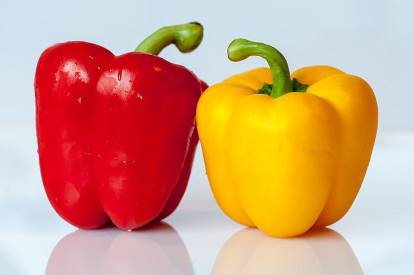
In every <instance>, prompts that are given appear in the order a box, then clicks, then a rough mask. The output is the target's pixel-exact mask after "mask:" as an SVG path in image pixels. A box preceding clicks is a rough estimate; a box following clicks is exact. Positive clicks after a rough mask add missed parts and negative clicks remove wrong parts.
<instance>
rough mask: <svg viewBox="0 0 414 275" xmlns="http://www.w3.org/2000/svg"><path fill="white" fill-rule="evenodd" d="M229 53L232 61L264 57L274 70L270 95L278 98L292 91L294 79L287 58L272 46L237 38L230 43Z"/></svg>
mask: <svg viewBox="0 0 414 275" xmlns="http://www.w3.org/2000/svg"><path fill="white" fill-rule="evenodd" d="M227 55H228V57H229V59H230V60H232V61H241V60H244V59H246V58H248V57H249V56H260V57H263V58H264V59H266V61H267V63H268V64H269V67H270V70H271V72H272V78H273V84H272V91H271V93H270V96H271V97H273V98H276V97H279V96H281V95H283V94H285V93H287V92H291V91H292V80H291V79H290V73H289V66H288V64H287V62H286V59H285V57H284V56H283V55H282V54H281V53H280V52H279V51H278V50H276V49H275V48H273V47H272V46H269V45H266V44H263V43H259V42H252V41H249V40H246V39H235V40H233V41H232V42H231V43H230V45H229V47H228V49H227Z"/></svg>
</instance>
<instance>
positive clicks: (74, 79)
mask: <svg viewBox="0 0 414 275" xmlns="http://www.w3.org/2000/svg"><path fill="white" fill-rule="evenodd" d="M202 35H203V28H202V26H201V25H200V24H197V23H190V24H184V25H178V26H171V27H165V28H162V29H160V30H159V31H157V32H155V33H154V34H153V35H151V36H149V37H148V38H147V39H146V40H144V41H143V42H142V43H141V44H140V45H139V46H138V48H137V49H136V51H137V52H133V53H127V54H124V55H121V56H114V55H113V54H112V53H111V52H110V51H108V50H106V49H105V48H102V47H100V46H97V45H94V44H90V43H86V42H67V43H63V44H57V45H55V46H52V47H51V48H49V49H47V50H46V51H45V52H44V53H43V54H42V56H41V57H40V59H39V62H38V65H37V69H36V77H35V90H36V91H35V93H36V124H37V140H38V146H39V158H40V168H41V173H42V179H43V183H44V186H45V189H46V193H47V196H48V198H49V200H50V202H51V204H52V205H53V207H54V208H55V210H56V211H57V212H58V213H59V214H60V215H61V216H62V217H63V218H64V219H65V220H67V221H68V222H70V223H71V224H73V225H75V226H77V227H80V228H99V227H102V226H103V225H104V224H106V223H107V222H108V220H111V221H112V222H113V223H114V224H115V225H116V226H118V227H120V228H122V229H135V228H138V227H141V226H143V225H145V224H148V223H150V222H152V221H155V220H160V219H162V218H164V217H166V216H168V215H169V214H171V213H172V212H173V211H174V209H175V208H176V207H177V205H178V203H179V201H180V200H181V197H182V195H183V193H184V191H185V188H186V185H187V182H188V178H189V174H190V170H191V166H192V162H193V157H194V150H195V146H196V143H197V141H198V136H197V132H196V130H195V126H194V118H195V110H196V104H197V101H198V98H199V97H200V94H201V90H202V89H205V88H206V85H205V84H204V83H202V82H200V80H199V79H198V78H197V77H196V76H195V75H194V74H192V73H191V72H190V71H189V70H187V69H186V68H184V67H182V66H179V65H175V64H172V63H169V62H167V61H166V60H164V59H162V58H160V57H157V56H155V55H156V54H158V53H159V52H160V51H161V50H162V49H163V48H164V47H166V46H167V45H169V44H171V43H174V44H175V45H176V46H177V47H178V48H179V50H180V51H181V52H189V51H192V50H193V49H195V48H196V47H197V46H198V45H199V43H200V42H201V39H202ZM143 52H145V53H143Z"/></svg>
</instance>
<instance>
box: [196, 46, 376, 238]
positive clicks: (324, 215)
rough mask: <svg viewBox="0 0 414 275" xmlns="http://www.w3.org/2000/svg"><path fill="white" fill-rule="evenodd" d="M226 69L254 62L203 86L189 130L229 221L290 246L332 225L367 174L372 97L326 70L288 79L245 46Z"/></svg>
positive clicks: (280, 65) (283, 68)
mask: <svg viewBox="0 0 414 275" xmlns="http://www.w3.org/2000/svg"><path fill="white" fill-rule="evenodd" d="M228 56H229V59H230V60H232V61H241V60H244V59H246V58H248V57H250V56H260V57H262V58H264V59H265V60H266V61H267V63H268V64H269V68H258V69H254V70H251V71H248V72H245V73H241V74H238V75H235V76H232V77H229V78H227V79H225V80H224V81H223V82H221V83H218V84H215V85H213V86H211V87H209V88H208V89H207V90H206V91H205V92H204V93H203V95H202V96H201V98H200V100H199V102H198V105H197V115H196V120H197V128H198V131H199V136H200V143H201V147H202V151H203V156H204V162H205V166H206V171H207V175H208V179H209V183H210V186H211V189H212V192H213V194H214V197H215V199H216V201H217V203H218V204H219V206H220V207H221V209H222V210H223V211H224V212H225V213H226V214H227V215H228V216H229V217H230V218H231V219H233V220H234V221H236V222H238V223H240V224H243V225H246V226H250V227H257V228H259V229H260V230H262V231H263V232H265V233H266V234H268V235H271V236H275V237H292V236H297V235H300V234H303V233H305V232H306V231H308V230H309V229H311V228H313V227H324V226H328V225H330V224H333V223H335V222H336V221H338V220H339V219H341V218H342V217H343V216H344V215H345V214H346V213H347V211H348V210H349V208H350V207H351V205H352V203H353V201H354V199H355V197H356V195H357V193H358V191H359V189H360V186H361V184H362V181H363V179H364V176H365V172H366V170H367V167H368V164H369V161H370V158H371V152H372V150H373V146H374V141H375V137H376V132H377V124H378V110H377V103H376V99H375V95H374V92H373V91H372V89H371V87H370V86H369V84H368V83H367V82H366V81H365V80H363V79H362V78H360V77H358V76H354V75H350V74H347V73H345V72H343V71H341V70H339V69H337V68H334V67H331V66H309V67H304V68H301V69H298V70H296V71H295V72H293V73H292V74H290V71H289V67H288V63H287V61H286V59H285V58H284V56H283V55H282V54H281V53H280V52H279V51H278V50H276V49H275V48H273V47H271V46H269V45H266V44H263V43H258V42H252V41H248V40H245V39H236V40H234V41H233V42H232V43H231V44H230V45H229V48H228Z"/></svg>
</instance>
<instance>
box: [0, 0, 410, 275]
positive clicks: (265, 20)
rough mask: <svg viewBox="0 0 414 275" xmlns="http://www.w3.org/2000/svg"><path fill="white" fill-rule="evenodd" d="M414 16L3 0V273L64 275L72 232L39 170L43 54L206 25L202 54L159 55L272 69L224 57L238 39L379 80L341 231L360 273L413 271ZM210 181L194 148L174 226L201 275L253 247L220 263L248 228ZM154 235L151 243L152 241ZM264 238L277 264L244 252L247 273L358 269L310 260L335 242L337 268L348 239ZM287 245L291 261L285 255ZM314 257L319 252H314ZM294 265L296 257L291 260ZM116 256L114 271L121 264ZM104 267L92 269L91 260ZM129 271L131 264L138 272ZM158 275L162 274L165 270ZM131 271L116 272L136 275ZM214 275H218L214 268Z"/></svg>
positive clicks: (401, 9)
mask: <svg viewBox="0 0 414 275" xmlns="http://www.w3.org/2000/svg"><path fill="white" fill-rule="evenodd" d="M413 10H414V4H413V2H412V1H408V0H406V1H404V0H401V1H399V0H396V1H386V0H385V1H357V0H348V1H345V0H344V1H328V0H326V1H322V0H314V1H260V0H256V1H241V0H239V1H203V2H201V1H194V0H193V1H157V0H153V1H104V0H99V1H81V0H71V1H64V2H63V1H41V0H37V1H19V0H17V1H11V0H10V1H9V0H2V1H1V5H0V65H1V67H0V69H1V71H0V216H1V217H2V219H1V220H2V221H1V223H0V272H1V273H2V274H43V273H44V272H45V271H46V266H47V263H48V261H49V262H52V263H51V265H56V262H57V263H58V264H57V265H58V266H60V265H61V264H62V263H60V262H59V261H57V260H54V259H55V258H54V257H51V254H52V251H53V249H54V247H55V245H56V244H57V242H58V241H59V240H61V239H63V238H64V237H65V236H66V235H67V234H69V233H70V232H72V231H75V229H74V228H73V227H71V226H69V225H67V224H66V223H64V222H63V221H61V220H60V219H59V218H58V217H57V216H56V215H55V213H54V212H53V210H52V209H51V207H50V206H49V204H48V202H47V199H46V198H45V195H44V192H43V187H42V184H41V180H40V176H39V172H38V166H37V155H36V143H35V132H34V97H33V94H34V91H33V77H34V70H35V66H36V62H37V59H38V57H39V55H40V54H41V52H42V51H43V50H44V49H45V48H46V47H48V46H50V45H51V44H53V43H56V42H62V41H67V40H86V41H90V42H94V43H97V44H101V45H103V46H105V47H107V48H108V49H110V50H112V51H113V52H114V53H115V54H122V53H124V52H127V51H131V50H132V49H134V48H135V46H136V45H137V44H138V43H139V42H140V41H141V40H142V39H143V38H144V37H145V36H146V35H148V34H149V33H151V32H153V31H154V30H156V29H157V28H159V27H161V26H164V25H169V24H177V23H184V22H189V21H199V22H201V23H202V24H203V25H204V27H205V37H204V41H203V43H202V44H201V46H200V47H199V49H197V50H196V51H195V52H193V53H191V54H188V55H182V54H180V53H178V51H177V50H176V49H174V48H173V47H171V48H168V49H166V50H165V51H164V52H163V53H162V56H163V57H164V58H166V59H168V60H170V61H172V62H176V63H181V64H184V65H185V66H187V67H188V68H190V69H192V70H193V71H194V72H195V73H197V74H198V75H199V76H200V78H202V79H204V80H206V81H207V82H208V83H214V82H217V81H220V80H222V79H223V78H225V77H227V76H229V75H231V74H234V73H237V72H242V71H244V70H247V69H249V68H253V67H257V66H261V65H265V63H264V61H263V60H260V59H255V58H251V59H249V60H246V61H244V62H240V63H232V62H230V61H228V60H227V58H226V54H225V53H226V47H227V45H228V43H229V42H230V41H231V40H232V39H234V38H237V37H245V38H248V39H251V40H257V41H262V42H265V43H269V44H272V45H274V46H276V47H277V48H278V49H279V50H280V51H282V52H283V53H284V54H285V56H286V58H287V60H288V62H289V64H290V67H291V69H292V70H293V69H296V68H299V67H301V66H305V65H312V64H330V65H333V66H338V67H339V68H341V69H342V70H345V71H347V72H349V73H353V74H357V75H360V76H362V77H364V78H365V79H366V80H367V81H368V82H369V83H370V84H371V86H372V87H373V89H374V90H375V92H376V95H377V100H378V105H379V112H380V113H379V132H378V140H377V144H376V147H375V151H374V155H373V160H372V162H371V165H370V168H369V171H368V174H367V177H366V180H365V182H364V185H363V187H362V189H361V192H360V194H359V197H358V199H357V201H356V203H355V204H354V207H353V208H352V209H351V211H350V212H349V214H348V215H347V216H346V217H345V218H344V219H343V220H342V221H340V222H339V223H337V224H336V225H334V226H333V227H332V228H333V229H334V230H335V231H336V232H337V233H338V234H340V235H342V237H343V238H344V239H345V240H346V242H347V243H348V244H349V246H350V247H352V249H353V255H354V256H355V258H356V259H357V262H359V265H360V266H361V268H362V270H363V272H364V273H366V274H409V273H411V272H412V271H413V270H414V269H413V268H414V267H413V264H412V263H411V262H410V261H411V259H412V256H413V255H414V241H413V238H412V233H411V232H412V231H413V230H414V215H413V209H414V201H413V196H412V194H413V192H414V187H413V185H412V178H413V171H412V163H413V159H414V157H413V153H414V134H413V132H412V130H413V129H414V108H413V107H412V105H413V103H412V101H413V99H414V90H413V87H414V86H413V85H412V84H411V81H412V74H413V70H412V64H414V54H413V53H414V50H413V49H414V38H413V37H414V30H413V26H414V17H413V16H412V14H413ZM204 173H205V172H204V166H203V162H202V157H201V154H200V152H198V154H197V156H196V160H195V164H194V169H193V174H192V177H191V179H190V183H189V188H188V192H187V193H186V196H185V198H184V200H183V203H182V204H181V205H180V208H179V209H178V211H177V212H176V213H175V215H173V216H172V217H171V218H169V219H168V220H167V223H169V224H170V225H171V226H173V227H174V228H175V230H176V231H177V232H178V233H177V234H179V235H180V236H181V239H182V240H183V243H184V246H185V247H186V250H187V251H188V253H189V256H188V257H189V258H190V260H191V262H190V263H191V266H192V269H193V271H194V273H195V274H210V273H211V272H212V270H213V266H214V265H215V263H216V266H217V265H220V266H221V265H222V264H218V263H219V262H220V263H223V262H225V263H226V262H228V263H229V264H231V263H232V262H235V261H236V260H235V259H234V258H237V257H236V256H235V255H233V254H234V253H236V254H237V253H238V252H237V251H245V250H247V251H250V250H253V249H251V247H247V246H245V245H242V244H240V245H239V246H236V247H239V248H238V249H236V252H234V251H233V252H232V253H233V254H232V253H230V256H229V257H230V258H228V257H224V256H220V255H223V254H222V253H219V251H220V250H221V249H223V247H225V242H226V240H228V239H230V238H231V236H233V235H235V234H236V233H237V232H238V231H239V230H241V229H242V227H240V226H238V225H236V224H234V223H232V222H231V221H230V220H228V219H227V218H226V217H225V216H224V215H223V214H222V213H221V212H220V210H219V209H218V208H217V206H216V205H215V203H214V200H213V198H212V195H211V193H210V190H209V187H208V182H207V179H206V177H205V174H204ZM160 230H161V229H160ZM151 232H152V233H151ZM154 232H158V231H157V230H154V231H150V232H141V233H140V234H141V235H142V237H137V239H138V243H140V244H142V245H143V247H145V245H144V244H147V245H148V243H149V245H151V246H154V245H155V246H157V247H160V249H161V250H162V249H164V248H165V247H166V246H167V247H168V243H169V241H168V240H169V239H168V238H169V237H168V236H170V235H174V236H175V233H171V230H169V231H168V230H167V231H165V232H164V231H163V230H161V235H162V236H163V237H162V238H161V241H160V240H159V239H158V238H154V239H151V238H150V237H148V236H151V234H155V233H154ZM80 234H81V239H82V240H83V239H84V240H89V239H88V238H89V237H88V236H90V235H85V237H84V235H82V234H83V233H82V232H81V233H80ZM96 234H97V235H103V237H102V238H103V239H106V240H108V242H110V241H111V240H112V239H113V235H116V234H117V233H116V232H115V233H114V232H112V231H110V232H107V234H106V233H105V232H104V233H96ZM105 234H106V235H105ZM147 235H148V236H147ZM250 235H251V236H250ZM250 235H249V234H247V236H248V237H245V239H246V238H247V239H249V238H251V239H252V240H256V239H255V238H256V237H257V236H255V233H252V234H250ZM94 236H95V235H94ZM165 236H166V237H165ZM147 237H148V238H150V239H151V241H150V242H148V240H147V239H148V238H147ZM259 237H260V238H261V240H262V239H263V242H264V245H262V246H263V247H265V248H262V247H259V248H257V247H256V248H255V251H256V250H257V251H259V252H257V254H258V255H262V254H266V255H269V259H268V261H266V260H265V263H263V261H262V262H261V263H258V262H257V261H256V260H257V259H256V258H255V257H253V256H246V257H245V258H243V259H244V260H243V261H241V262H242V263H244V264H246V263H247V264H248V265H250V267H246V268H244V267H243V270H244V272H247V271H246V270H250V269H249V268H253V270H255V271H256V274H275V272H276V271H278V272H280V273H282V274H289V272H288V271H287V269H289V270H291V268H292V266H296V267H297V266H301V267H302V268H303V270H302V273H301V274H306V272H307V273H310V274H329V273H326V270H325V273H323V272H322V271H320V270H319V269H320V267H319V266H316V267H315V266H313V265H312V263H313V262H320V263H321V264H320V266H325V267H327V266H333V267H334V270H335V272H336V273H337V274H340V272H339V271H340V270H342V272H343V274H349V272H350V271H349V270H346V268H345V269H344V268H341V266H342V265H341V264H339V263H338V262H337V259H336V260H332V259H327V258H326V257H323V256H320V255H319V254H318V253H316V254H317V255H319V256H315V255H314V254H315V252H314V251H320V250H322V251H325V252H324V253H326V252H329V251H331V250H330V249H331V248H329V249H326V246H324V245H323V242H324V240H326V239H327V240H331V241H332V245H333V246H334V248H335V249H333V250H334V251H337V252H338V257H337V258H338V259H341V256H340V255H342V254H341V249H342V250H343V246H341V243H342V244H343V242H341V241H337V239H335V238H333V239H332V238H324V237H323V236H322V237H321V236H319V237H316V238H315V240H313V239H311V240H305V241H304V242H305V245H304V246H301V245H298V246H297V245H295V242H293V241H292V242H288V243H287V244H286V243H282V244H280V243H277V242H275V241H274V240H271V239H267V238H265V237H263V236H261V235H260V236H259ZM140 238H143V240H141V239H140ZM163 238H166V239H163ZM85 242H87V243H89V242H88V241H85ZM254 242H256V241H254ZM321 242H322V243H321ZM69 244H70V242H69ZM300 244H301V243H300ZM69 246H70V245H69ZM172 246H173V247H175V248H174V249H176V250H177V253H178V254H179V253H180V252H179V251H181V250H180V249H179V248H177V247H181V248H182V245H181V244H179V243H174V244H173V245H172ZM64 247H65V246H64ZM138 247H139V245H138ZM281 247H283V249H284V251H286V253H280V249H281ZM298 247H299V248H298ZM309 247H311V248H312V249H310V250H309ZM341 247H342V248H341ZM263 249H265V250H263ZM266 249H268V250H266ZM298 249H299V252H298ZM55 250H57V251H58V252H56V254H58V255H63V256H61V257H63V258H64V259H65V258H70V257H69V256H67V253H69V252H68V251H67V250H65V249H55ZM345 250H347V249H345ZM348 250H349V249H348ZM157 251H158V250H157ZM226 251H227V250H226ZM263 251H264V252H263ZM309 251H311V252H309ZM348 252H349V251H348ZM139 253H142V249H141V250H133V251H132V252H131V254H130V255H129V256H131V257H130V258H128V257H124V258H126V259H127V260H125V261H126V262H123V264H122V266H126V268H129V267H130V271H132V270H133V268H134V266H133V263H134V262H135V257H138V256H137V254H139ZM261 253H262V254H261ZM309 253H310V254H309ZM324 253H322V254H321V255H325V254H324ZM344 253H346V251H345V252H344ZM159 254H160V253H155V254H154V255H156V256H154V257H152V256H151V255H152V254H150V255H149V256H147V257H149V258H148V261H145V263H151V261H155V262H163V261H162V260H160V259H159V258H158V257H159ZM348 254H349V253H348ZM286 255H297V256H295V257H293V258H289V257H287V258H286ZM333 255H335V253H334V254H333ZM184 256H185V255H184ZM106 257H109V256H106ZM112 257H114V256H112ZM271 257H274V258H275V260H272V258H271ZM309 257H311V258H312V257H316V258H315V260H314V261H311V262H312V263H307V262H306V259H309ZM49 258H51V260H49ZM80 258H81V259H87V260H86V261H87V262H86V264H85V263H84V264H82V261H81V260H79V259H78V260H79V261H80V262H79V261H78V262H79V266H80V267H79V268H80V269H79V270H78V274H82V273H81V271H82V270H83V271H85V268H86V269H87V268H90V269H91V270H95V271H96V270H97V269H96V268H97V267H96V266H98V265H99V264H96V265H94V264H91V266H92V267H85V265H88V264H90V263H91V262H94V260H93V259H98V258H99V257H98V256H96V255H95V254H94V253H91V255H90V258H88V257H86V258H85V257H80ZM109 258H111V257H109ZM144 258H145V257H144ZM167 258H168V257H167ZM259 258H260V259H261V258H263V257H262V256H260V257H259ZM264 258H266V257H264ZM99 259H100V258H99ZM111 259H112V262H115V263H117V260H116V259H118V258H116V257H114V258H111ZM128 259H129V262H128ZM168 259H169V258H168ZM223 259H224V260H223ZM228 259H231V260H228ZM312 259H313V258H312ZM118 260H119V259H118ZM354 260H355V259H354ZM74 261H75V260H74ZM108 261H109V260H95V263H96V262H108ZM280 261H282V263H280ZM76 262H77V261H75V263H76ZM173 262H174V261H173ZM128 263H130V264H131V263H132V266H130V265H129V264H128ZM269 263H270V265H269ZM354 263H355V261H354ZM244 264H243V266H244ZM307 264H309V265H310V266H308V265H307ZM62 265H63V264H62ZM74 265H76V264H74ZM115 265H116V264H115ZM119 265H121V264H119ZM159 266H160V268H161V267H163V265H162V264H159ZM225 266H226V265H225ZM345 266H348V267H349V266H351V267H352V266H355V265H352V264H348V265H345ZM342 267H343V266H342ZM165 268H169V266H168V265H166V266H165ZM226 268H230V267H226ZM263 268H264V269H263ZM108 269H109V268H108ZM328 269H329V268H328ZM65 270H66V271H67V272H68V273H66V274H70V272H72V271H73V270H72V271H71V270H69V271H68V270H67V269H65V268H64V267H62V268H61V274H65V273H64V271H65ZM154 270H155V269H154ZM259 270H260V271H259ZM263 270H266V272H265V271H263ZM315 270H316V271H315ZM318 270H319V271H318ZM124 271H125V272H124V273H122V272H121V271H118V273H116V272H115V273H114V274H128V273H127V271H126V270H124ZM135 271H136V270H135ZM282 271H283V272H282ZM305 271H306V272H305ZM410 271H411V272H410ZM215 272H216V274H220V271H217V268H216V271H215ZM260 272H261V273H260ZM272 272H273V273H272ZM311 272H314V273H311ZM49 273H50V272H49ZM72 273H73V272H72ZM96 273H99V271H96ZM181 273H185V272H181ZM84 274H88V273H84ZM90 274H93V273H90ZM161 274H162V273H161ZM190 274H191V273H190ZM227 274H231V273H230V272H227ZM246 274H252V273H246ZM253 274H254V273H253ZM292 274H296V273H292Z"/></svg>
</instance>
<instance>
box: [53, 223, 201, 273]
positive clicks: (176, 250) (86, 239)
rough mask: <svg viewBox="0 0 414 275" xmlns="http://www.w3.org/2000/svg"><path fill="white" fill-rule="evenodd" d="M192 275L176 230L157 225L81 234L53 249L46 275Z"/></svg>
mask: <svg viewBox="0 0 414 275" xmlns="http://www.w3.org/2000/svg"><path fill="white" fill-rule="evenodd" d="M56 274H60V275H73V274H76V275H94V274H100V275H114V274H162V275H165V274H168V275H178V274H179V275H193V274H194V270H193V266H192V264H191V260H190V255H189V254H188V251H187V248H186V246H185V244H184V242H183V240H182V239H181V237H180V235H179V234H178V233H177V232H176V231H175V229H174V228H173V227H172V226H170V225H168V224H166V223H162V222H161V223H158V224H154V225H150V226H148V228H147V227H146V228H145V229H144V230H142V231H139V232H121V231H119V230H102V231H99V232H91V231H84V230H78V231H76V232H74V233H71V234H69V235H67V236H66V237H64V238H63V239H62V240H60V241H59V243H58V244H57V245H56V246H55V248H54V249H53V252H52V253H51V255H50V257H49V261H48V263H47V267H46V275H56Z"/></svg>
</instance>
